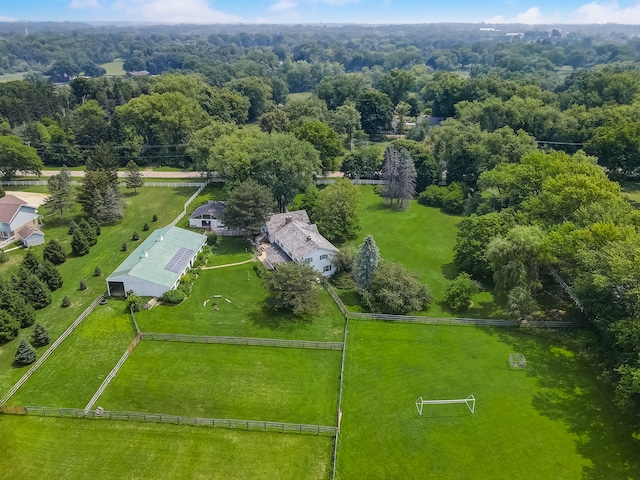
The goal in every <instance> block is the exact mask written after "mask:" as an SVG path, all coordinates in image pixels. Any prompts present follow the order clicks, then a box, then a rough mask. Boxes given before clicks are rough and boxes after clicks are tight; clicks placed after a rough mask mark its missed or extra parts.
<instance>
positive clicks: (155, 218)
mask: <svg viewBox="0 0 640 480" xmlns="http://www.w3.org/2000/svg"><path fill="white" fill-rule="evenodd" d="M151 221H152V222H157V221H158V215H156V214H155V213H154V214H153V218H152V219H151Z"/></svg>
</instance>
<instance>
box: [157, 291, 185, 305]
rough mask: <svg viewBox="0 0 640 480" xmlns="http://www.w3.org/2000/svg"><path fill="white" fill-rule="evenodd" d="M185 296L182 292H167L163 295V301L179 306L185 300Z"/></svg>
mask: <svg viewBox="0 0 640 480" xmlns="http://www.w3.org/2000/svg"><path fill="white" fill-rule="evenodd" d="M185 298H186V297H185V294H184V292H182V291H181V290H167V291H166V292H164V293H163V294H162V300H164V301H165V302H167V303H173V304H174V305H177V304H178V303H180V302H182V301H183V300H184V299H185Z"/></svg>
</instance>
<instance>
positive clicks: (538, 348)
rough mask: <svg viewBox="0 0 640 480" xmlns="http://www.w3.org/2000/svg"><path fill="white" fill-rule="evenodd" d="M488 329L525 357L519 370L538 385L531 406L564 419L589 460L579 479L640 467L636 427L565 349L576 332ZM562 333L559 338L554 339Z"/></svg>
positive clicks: (600, 479)
mask: <svg viewBox="0 0 640 480" xmlns="http://www.w3.org/2000/svg"><path fill="white" fill-rule="evenodd" d="M494 333H495V334H496V335H497V336H498V337H499V339H500V340H501V341H503V342H504V343H506V344H509V345H511V347H512V349H513V351H514V352H520V353H523V354H524V355H525V357H526V358H527V367H526V369H525V370H524V373H525V374H526V375H527V376H530V377H535V378H536V381H537V382H538V384H539V386H540V391H539V392H538V393H536V394H535V395H533V396H532V399H531V403H532V405H533V407H534V408H535V409H536V410H537V411H538V412H539V413H540V414H541V415H543V416H546V417H548V418H550V419H552V420H554V421H560V422H562V423H564V424H565V425H566V426H567V429H568V430H569V431H570V432H571V433H572V434H574V435H575V436H576V437H577V438H578V440H577V441H576V451H577V452H578V453H579V454H580V455H582V456H583V457H584V458H585V459H588V460H589V462H590V465H589V466H587V465H585V466H583V472H582V478H583V479H585V480H609V479H618V478H619V479H627V478H633V475H634V474H637V472H638V471H640V457H639V456H638V451H639V450H640V431H639V429H638V427H637V426H634V422H633V421H631V419H630V418H627V417H626V416H624V415H623V414H621V412H620V411H618V410H617V409H616V408H615V406H614V405H613V401H612V398H611V394H610V391H607V390H605V389H603V388H602V385H600V384H599V383H598V382H597V381H596V380H595V379H594V377H593V373H592V372H591V371H590V366H589V365H587V364H586V362H585V361H584V360H583V358H582V356H581V355H579V354H576V353H575V352H574V351H573V350H572V349H570V348H567V347H565V344H570V343H571V342H573V341H576V342H577V341H578V340H577V335H579V333H578V334H574V333H571V332H566V333H546V332H541V333H537V332H519V331H513V330H512V331H507V330H500V331H494ZM545 336H553V337H558V338H556V339H554V338H545ZM563 336H564V337H565V338H564V340H565V341H558V340H562V337H563ZM507 364H508V362H507Z"/></svg>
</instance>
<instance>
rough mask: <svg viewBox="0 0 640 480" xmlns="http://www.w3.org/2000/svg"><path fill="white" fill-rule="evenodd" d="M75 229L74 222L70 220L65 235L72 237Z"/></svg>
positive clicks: (76, 227)
mask: <svg viewBox="0 0 640 480" xmlns="http://www.w3.org/2000/svg"><path fill="white" fill-rule="evenodd" d="M77 229H78V224H77V223H76V222H75V221H73V220H71V221H70V222H69V230H68V231H67V233H68V234H69V235H73V234H74V233H75V231H76V230H77Z"/></svg>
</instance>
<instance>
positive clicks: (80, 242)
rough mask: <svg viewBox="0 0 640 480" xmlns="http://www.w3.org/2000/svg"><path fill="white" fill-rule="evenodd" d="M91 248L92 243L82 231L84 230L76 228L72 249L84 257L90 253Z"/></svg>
mask: <svg viewBox="0 0 640 480" xmlns="http://www.w3.org/2000/svg"><path fill="white" fill-rule="evenodd" d="M90 248H91V244H90V243H89V240H88V239H87V237H86V235H85V234H84V233H83V232H82V230H80V229H79V228H76V230H75V232H74V233H73V238H72V239H71V251H72V252H73V253H74V254H75V255H78V256H79V257H82V256H84V255H86V254H87V253H89V249H90Z"/></svg>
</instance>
